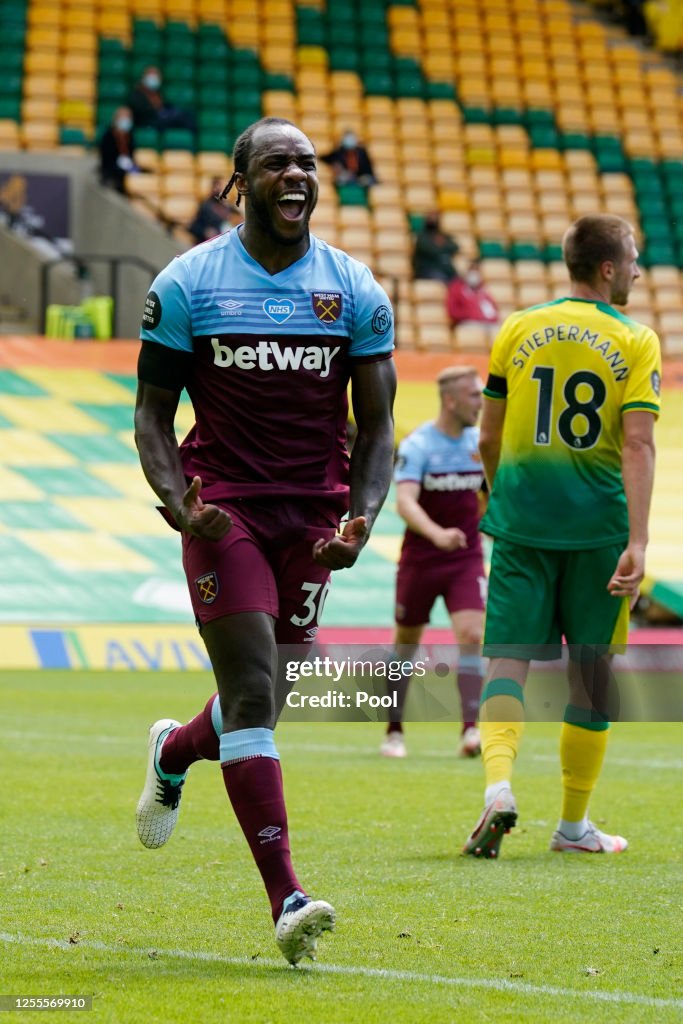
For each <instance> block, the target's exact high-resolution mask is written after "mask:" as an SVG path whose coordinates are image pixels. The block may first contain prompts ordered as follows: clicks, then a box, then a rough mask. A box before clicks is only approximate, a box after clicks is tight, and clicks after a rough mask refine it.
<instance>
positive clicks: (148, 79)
mask: <svg viewBox="0 0 683 1024" xmlns="http://www.w3.org/2000/svg"><path fill="white" fill-rule="evenodd" d="M142 84H143V85H145V86H146V87H147V88H148V89H158V88H159V86H160V85H161V77H160V75H154V74H152V75H145V77H144V78H143V79H142Z"/></svg>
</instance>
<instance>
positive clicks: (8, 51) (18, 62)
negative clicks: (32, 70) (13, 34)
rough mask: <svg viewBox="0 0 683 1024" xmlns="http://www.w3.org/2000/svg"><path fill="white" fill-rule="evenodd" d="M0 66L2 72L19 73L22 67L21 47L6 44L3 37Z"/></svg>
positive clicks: (22, 54)
mask: <svg viewBox="0 0 683 1024" xmlns="http://www.w3.org/2000/svg"><path fill="white" fill-rule="evenodd" d="M3 35H4V26H3ZM0 67H1V68H2V71H3V74H6V73H7V72H9V73H17V74H21V73H22V71H23V68H24V50H23V47H22V48H18V47H16V46H7V45H6V44H5V41H4V39H3V46H2V48H1V49H0Z"/></svg>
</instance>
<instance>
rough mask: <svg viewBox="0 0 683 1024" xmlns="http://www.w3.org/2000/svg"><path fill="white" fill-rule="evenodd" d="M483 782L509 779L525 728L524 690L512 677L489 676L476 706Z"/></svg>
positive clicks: (490, 783) (507, 780) (492, 783)
mask: <svg viewBox="0 0 683 1024" xmlns="http://www.w3.org/2000/svg"><path fill="white" fill-rule="evenodd" d="M479 729H480V732H481V757H482V761H483V762H484V773H485V776H486V785H487V787H488V786H492V785H494V784H495V783H497V782H509V781H510V779H511V778H512V765H513V763H514V760H515V758H516V757H517V751H518V750H519V744H520V740H521V738H522V733H523V731H524V691H523V689H522V687H521V686H520V685H519V683H517V682H515V680H514V679H492V680H491V681H490V682H488V683H487V684H486V686H485V687H484V691H483V693H482V695H481V705H480V708H479Z"/></svg>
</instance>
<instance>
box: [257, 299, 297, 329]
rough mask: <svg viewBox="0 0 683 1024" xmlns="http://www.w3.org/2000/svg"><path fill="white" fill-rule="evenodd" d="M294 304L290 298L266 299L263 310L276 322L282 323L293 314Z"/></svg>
mask: <svg viewBox="0 0 683 1024" xmlns="http://www.w3.org/2000/svg"><path fill="white" fill-rule="evenodd" d="M295 309H296V306H295V305H294V303H293V302H292V300H291V299H266V301H265V302H264V303H263V312H264V313H265V314H266V316H269V317H270V319H271V320H274V321H275V323H276V324H283V323H285V321H286V320H289V318H290V316H293V314H294V310H295Z"/></svg>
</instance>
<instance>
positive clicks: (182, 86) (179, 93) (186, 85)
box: [164, 81, 197, 110]
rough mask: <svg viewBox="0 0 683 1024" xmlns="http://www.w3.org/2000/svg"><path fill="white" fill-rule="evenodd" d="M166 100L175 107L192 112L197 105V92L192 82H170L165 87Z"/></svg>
mask: <svg viewBox="0 0 683 1024" xmlns="http://www.w3.org/2000/svg"><path fill="white" fill-rule="evenodd" d="M164 99H165V100H166V101H167V102H168V103H170V104H172V106H174V107H181V108H182V107H184V108H185V109H186V110H192V109H193V107H195V106H196V105H197V91H196V89H195V87H194V85H193V84H192V82H175V81H170V82H169V83H168V85H165V86H164Z"/></svg>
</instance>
